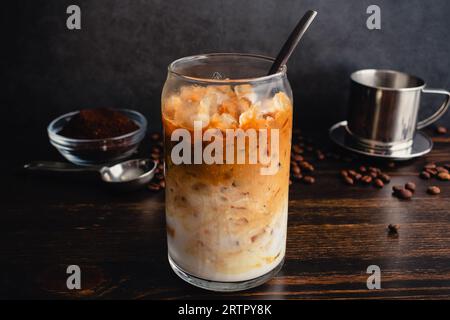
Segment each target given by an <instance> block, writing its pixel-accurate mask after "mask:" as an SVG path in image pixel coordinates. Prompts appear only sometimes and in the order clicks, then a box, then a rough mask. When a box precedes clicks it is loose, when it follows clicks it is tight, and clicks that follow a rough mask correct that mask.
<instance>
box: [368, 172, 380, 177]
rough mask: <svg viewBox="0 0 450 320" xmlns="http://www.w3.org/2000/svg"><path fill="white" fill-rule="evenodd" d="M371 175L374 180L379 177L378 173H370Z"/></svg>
mask: <svg viewBox="0 0 450 320" xmlns="http://www.w3.org/2000/svg"><path fill="white" fill-rule="evenodd" d="M369 175H370V176H371V177H372V178H374V179H375V178H377V177H378V173H376V172H375V171H371V172H370V173H369Z"/></svg>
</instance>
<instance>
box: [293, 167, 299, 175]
mask: <svg viewBox="0 0 450 320" xmlns="http://www.w3.org/2000/svg"><path fill="white" fill-rule="evenodd" d="M292 172H293V173H294V174H300V173H301V170H300V168H299V167H298V166H293V167H292Z"/></svg>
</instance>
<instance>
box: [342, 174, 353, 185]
mask: <svg viewBox="0 0 450 320" xmlns="http://www.w3.org/2000/svg"><path fill="white" fill-rule="evenodd" d="M344 182H345V183H346V184H348V185H349V186H352V185H354V183H355V182H354V181H353V179H352V178H350V177H348V176H346V177H344Z"/></svg>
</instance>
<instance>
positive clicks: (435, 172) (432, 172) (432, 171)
mask: <svg viewBox="0 0 450 320" xmlns="http://www.w3.org/2000/svg"><path fill="white" fill-rule="evenodd" d="M425 171H426V172H428V173H429V174H430V175H431V176H432V177H434V176H435V175H437V170H436V169H425Z"/></svg>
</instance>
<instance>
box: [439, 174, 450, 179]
mask: <svg viewBox="0 0 450 320" xmlns="http://www.w3.org/2000/svg"><path fill="white" fill-rule="evenodd" d="M438 178H439V180H442V181H449V180H450V174H448V173H447V172H441V173H439V174H438Z"/></svg>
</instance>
